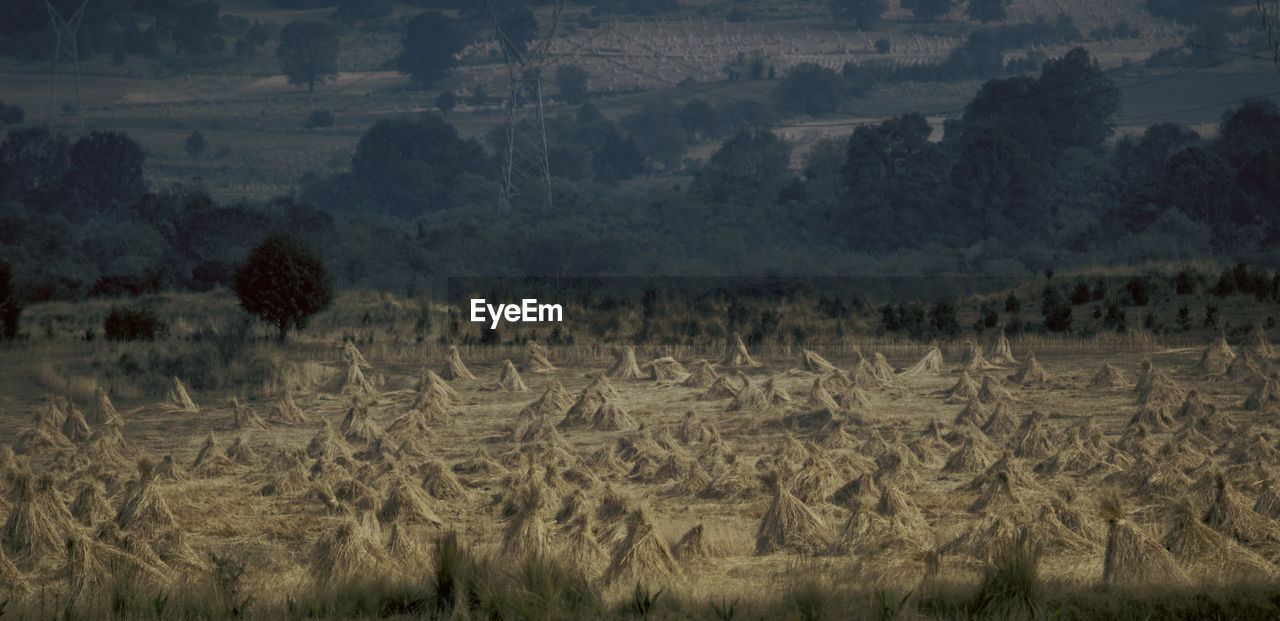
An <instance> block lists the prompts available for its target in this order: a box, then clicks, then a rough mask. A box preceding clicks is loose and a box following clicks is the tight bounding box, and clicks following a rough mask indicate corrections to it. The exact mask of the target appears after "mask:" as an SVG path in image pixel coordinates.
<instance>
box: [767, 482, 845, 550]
mask: <svg viewBox="0 0 1280 621" xmlns="http://www.w3.org/2000/svg"><path fill="white" fill-rule="evenodd" d="M761 481H763V482H764V484H765V486H766V487H768V488H769V489H770V490H771V491H772V492H773V494H774V496H773V502H772V503H771V504H770V505H769V509H768V510H767V511H766V512H765V514H764V517H763V518H762V519H761V520H760V527H759V529H758V530H757V531H756V554H757V555H765V554H773V553H774V552H783V551H790V552H798V553H801V554H805V553H810V554H812V553H816V552H818V551H819V550H822V549H824V548H825V547H827V545H828V540H829V539H830V537H829V535H828V533H827V526H826V524H825V523H824V522H823V521H822V518H821V517H819V516H818V514H817V513H815V512H814V511H813V509H810V508H809V506H808V505H806V504H805V503H804V502H803V501H801V500H800V499H799V498H796V497H795V496H794V495H792V494H791V492H790V491H788V490H787V489H786V487H787V486H785V485H783V484H782V482H781V481H780V480H779V475H778V474H777V473H768V474H766V475H764V476H762V477H761Z"/></svg>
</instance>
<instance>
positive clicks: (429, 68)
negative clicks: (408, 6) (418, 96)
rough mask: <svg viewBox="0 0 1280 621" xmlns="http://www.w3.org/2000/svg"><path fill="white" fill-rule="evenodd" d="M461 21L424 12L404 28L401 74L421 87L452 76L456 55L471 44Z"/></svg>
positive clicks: (433, 12)
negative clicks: (451, 71)
mask: <svg viewBox="0 0 1280 621" xmlns="http://www.w3.org/2000/svg"><path fill="white" fill-rule="evenodd" d="M471 39H472V37H471V34H470V33H469V32H468V31H467V28H466V27H465V26H464V25H463V23H462V21H461V20H458V19H454V18H452V17H448V16H446V15H445V14H443V13H441V12H439V11H425V12H423V13H420V14H419V15H418V16H417V17H415V18H413V19H411V20H409V23H408V24H406V25H405V32H404V49H403V50H402V51H401V52H400V56H399V57H397V58H396V67H397V69H399V71H400V73H405V74H408V75H409V76H410V77H412V78H413V81H414V82H418V83H419V84H425V85H430V84H434V83H435V82H436V81H438V80H439V79H440V78H443V77H445V76H447V75H449V72H450V70H452V69H453V65H454V64H455V62H456V61H455V60H454V58H453V55H454V54H455V53H457V52H458V51H459V50H461V49H462V48H464V47H466V45H467V44H468V43H470V42H471Z"/></svg>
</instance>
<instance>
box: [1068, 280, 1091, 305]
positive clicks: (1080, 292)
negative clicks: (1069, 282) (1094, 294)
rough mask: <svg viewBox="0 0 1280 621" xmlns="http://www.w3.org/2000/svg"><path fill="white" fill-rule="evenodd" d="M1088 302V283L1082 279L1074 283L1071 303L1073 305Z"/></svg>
mask: <svg viewBox="0 0 1280 621" xmlns="http://www.w3.org/2000/svg"><path fill="white" fill-rule="evenodd" d="M1088 302H1089V285H1088V284H1086V283H1085V282H1084V281H1083V280H1082V281H1080V282H1078V283H1076V288H1075V289H1073V290H1072V291H1071V303H1072V304H1073V305H1079V304H1085V303H1088Z"/></svg>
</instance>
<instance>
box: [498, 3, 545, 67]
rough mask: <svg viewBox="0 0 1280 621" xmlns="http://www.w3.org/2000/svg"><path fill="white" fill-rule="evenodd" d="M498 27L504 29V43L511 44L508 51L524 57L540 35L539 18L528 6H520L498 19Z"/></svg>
mask: <svg viewBox="0 0 1280 621" xmlns="http://www.w3.org/2000/svg"><path fill="white" fill-rule="evenodd" d="M498 28H500V29H501V30H502V35H503V39H504V41H503V43H504V45H508V46H510V47H509V49H508V51H510V52H513V53H514V54H515V55H516V56H518V57H523V56H524V55H525V53H527V52H528V51H529V44H530V43H532V42H533V40H534V39H535V38H536V37H537V36H538V18H537V17H536V16H534V14H533V11H530V10H529V9H528V7H523V6H518V7H515V8H513V9H511V10H510V11H507V12H506V14H504V15H503V16H502V19H500V20H498Z"/></svg>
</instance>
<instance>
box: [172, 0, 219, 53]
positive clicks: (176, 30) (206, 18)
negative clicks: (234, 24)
mask: <svg viewBox="0 0 1280 621" xmlns="http://www.w3.org/2000/svg"><path fill="white" fill-rule="evenodd" d="M220 10H221V8H220V7H219V6H218V3H217V2H215V1H214V0H203V1H202V2H194V3H192V4H188V5H186V6H183V7H182V8H181V9H179V12H178V14H177V19H176V20H175V21H174V23H173V43H174V46H175V47H176V48H177V50H178V53H180V54H189V55H192V56H197V55H200V54H208V53H209V52H213V51H216V48H217V47H218V46H219V44H222V45H225V42H223V40H222V37H221V36H220V30H221V22H220V19H219V17H218V13H219V11H220Z"/></svg>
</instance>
